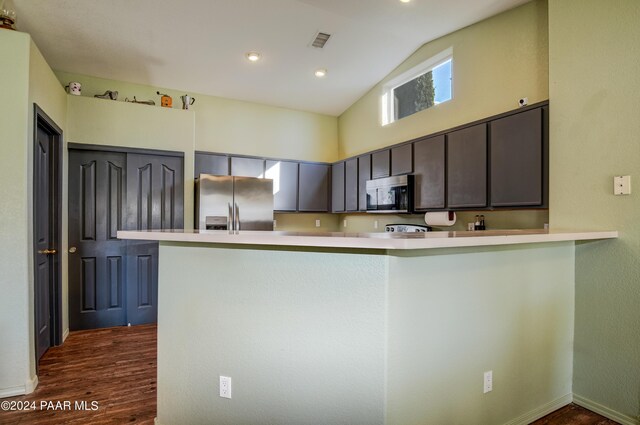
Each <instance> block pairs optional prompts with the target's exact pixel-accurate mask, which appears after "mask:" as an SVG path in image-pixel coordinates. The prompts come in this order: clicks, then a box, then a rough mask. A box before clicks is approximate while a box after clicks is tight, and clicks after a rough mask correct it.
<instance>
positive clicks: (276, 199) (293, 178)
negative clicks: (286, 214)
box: [265, 160, 298, 211]
mask: <svg viewBox="0 0 640 425" xmlns="http://www.w3.org/2000/svg"><path fill="white" fill-rule="evenodd" d="M265 177H266V178H268V179H271V180H273V208H274V210H276V211H296V210H297V208H298V163H297V162H291V161H272V160H267V161H266V171H265Z"/></svg>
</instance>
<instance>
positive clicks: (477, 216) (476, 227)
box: [473, 215, 480, 230]
mask: <svg viewBox="0 0 640 425" xmlns="http://www.w3.org/2000/svg"><path fill="white" fill-rule="evenodd" d="M473 230H480V216H479V215H476V219H475V221H474V223H473Z"/></svg>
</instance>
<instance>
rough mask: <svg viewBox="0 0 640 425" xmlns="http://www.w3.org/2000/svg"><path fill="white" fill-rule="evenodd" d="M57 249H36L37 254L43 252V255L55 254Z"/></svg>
mask: <svg viewBox="0 0 640 425" xmlns="http://www.w3.org/2000/svg"><path fill="white" fill-rule="evenodd" d="M57 252H58V251H56V250H55V249H43V250H41V251H38V254H45V255H54V254H56V253H57Z"/></svg>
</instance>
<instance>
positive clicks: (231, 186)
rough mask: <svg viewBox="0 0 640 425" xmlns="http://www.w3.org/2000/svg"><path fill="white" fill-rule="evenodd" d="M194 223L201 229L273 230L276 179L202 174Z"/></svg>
mask: <svg viewBox="0 0 640 425" xmlns="http://www.w3.org/2000/svg"><path fill="white" fill-rule="evenodd" d="M195 201H196V207H195V211H196V217H195V226H196V228H197V229H199V230H229V231H230V232H232V231H239V230H273V180H271V179H259V178H255V177H233V176H214V175H211V174H200V176H199V177H198V178H197V179H196V199H195Z"/></svg>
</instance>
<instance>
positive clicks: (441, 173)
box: [413, 135, 446, 209]
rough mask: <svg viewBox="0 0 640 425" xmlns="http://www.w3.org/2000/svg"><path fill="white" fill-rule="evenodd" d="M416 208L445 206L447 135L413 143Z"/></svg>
mask: <svg viewBox="0 0 640 425" xmlns="http://www.w3.org/2000/svg"><path fill="white" fill-rule="evenodd" d="M413 156H414V168H415V173H414V175H415V177H414V188H415V193H414V203H415V204H414V208H415V209H430V208H444V207H445V201H446V200H445V137H444V135H441V136H436V137H431V138H429V139H425V140H421V141H419V142H415V143H414V144H413Z"/></svg>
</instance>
